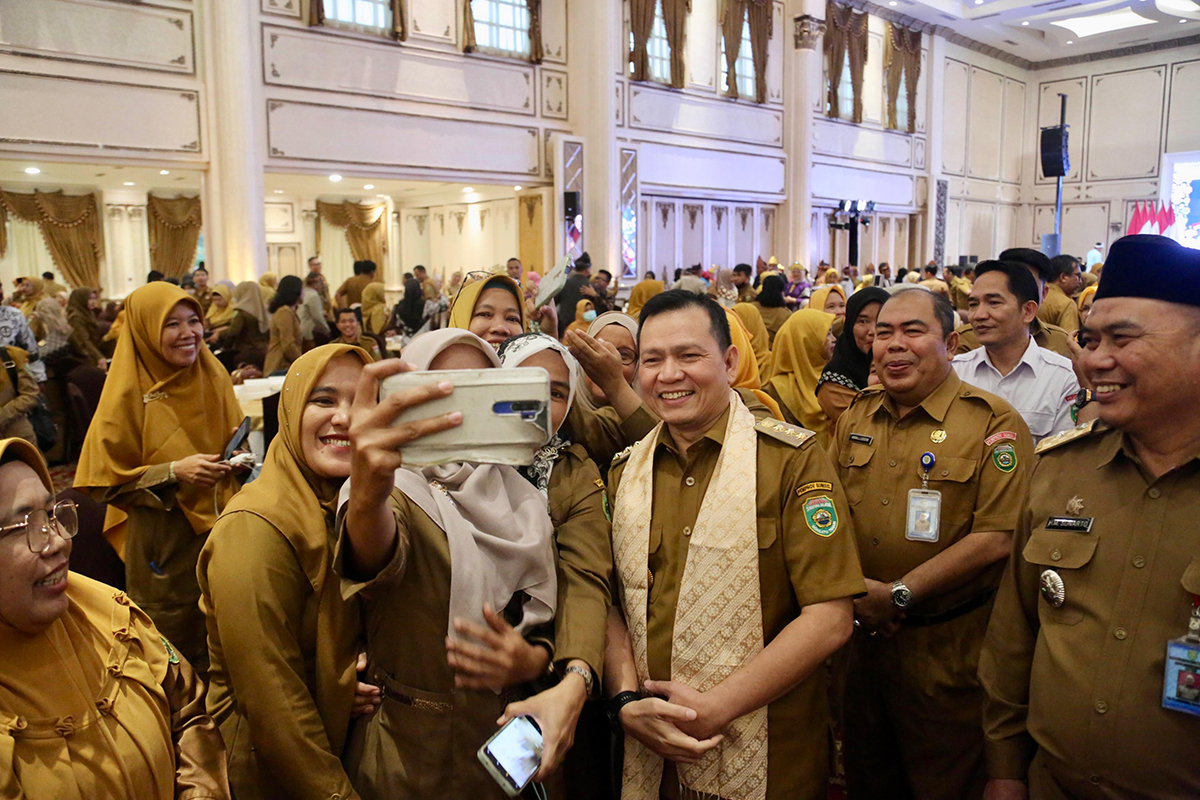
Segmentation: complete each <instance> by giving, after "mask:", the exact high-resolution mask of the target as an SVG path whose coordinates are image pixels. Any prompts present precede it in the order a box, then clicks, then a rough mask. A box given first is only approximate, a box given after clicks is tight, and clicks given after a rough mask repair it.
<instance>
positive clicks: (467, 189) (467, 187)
mask: <svg viewBox="0 0 1200 800" xmlns="http://www.w3.org/2000/svg"><path fill="white" fill-rule="evenodd" d="M473 191H475V190H474V189H472V188H471V187H470V186H464V187H463V194H470V193H471V192H473Z"/></svg>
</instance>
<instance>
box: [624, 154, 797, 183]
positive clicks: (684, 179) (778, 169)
mask: <svg viewBox="0 0 1200 800" xmlns="http://www.w3.org/2000/svg"><path fill="white" fill-rule="evenodd" d="M639 150H640V153H641V156H640V159H639V168H638V170H639V180H640V181H641V183H642V186H643V187H645V186H646V185H647V184H650V185H654V186H664V187H679V188H690V189H703V190H710V191H714V192H726V193H727V192H751V193H755V194H769V195H782V194H783V193H784V182H785V179H786V175H785V167H784V164H785V162H784V159H783V158H782V157H777V156H756V155H751V154H749V153H731V152H729V151H726V150H708V149H702V148H699V147H676V146H674V145H666V144H656V143H651V142H645V143H643V144H641V145H640V147H639Z"/></svg>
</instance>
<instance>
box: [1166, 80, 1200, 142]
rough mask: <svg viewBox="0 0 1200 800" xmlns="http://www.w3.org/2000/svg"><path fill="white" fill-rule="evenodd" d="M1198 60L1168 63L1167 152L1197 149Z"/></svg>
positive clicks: (1199, 126)
mask: <svg viewBox="0 0 1200 800" xmlns="http://www.w3.org/2000/svg"><path fill="white" fill-rule="evenodd" d="M1196 98H1200V61H1182V62H1180V63H1178V64H1172V65H1171V96H1170V102H1169V111H1168V114H1167V152H1168V153H1181V152H1186V151H1188V150H1200V102H1197V101H1196Z"/></svg>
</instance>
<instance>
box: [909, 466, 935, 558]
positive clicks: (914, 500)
mask: <svg viewBox="0 0 1200 800" xmlns="http://www.w3.org/2000/svg"><path fill="white" fill-rule="evenodd" d="M935 463H937V460H936V459H935V458H934V455H933V453H923V454H922V455H921V469H922V470H923V474H922V476H921V488H920V489H909V490H908V512H907V514H906V515H905V524H904V538H905V539H908V540H909V541H910V542H936V541H937V540H938V534H939V532H940V529H941V524H942V493H941V492H939V491H937V490H936V489H930V488H929V471H930V470H931V469H933V465H934V464H935Z"/></svg>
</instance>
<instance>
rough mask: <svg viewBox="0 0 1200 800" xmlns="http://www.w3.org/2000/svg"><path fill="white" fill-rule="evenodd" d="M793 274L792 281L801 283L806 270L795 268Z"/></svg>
mask: <svg viewBox="0 0 1200 800" xmlns="http://www.w3.org/2000/svg"><path fill="white" fill-rule="evenodd" d="M791 275H792V283H800V281H802V280H804V270H801V269H794V270H792V272H791Z"/></svg>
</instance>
